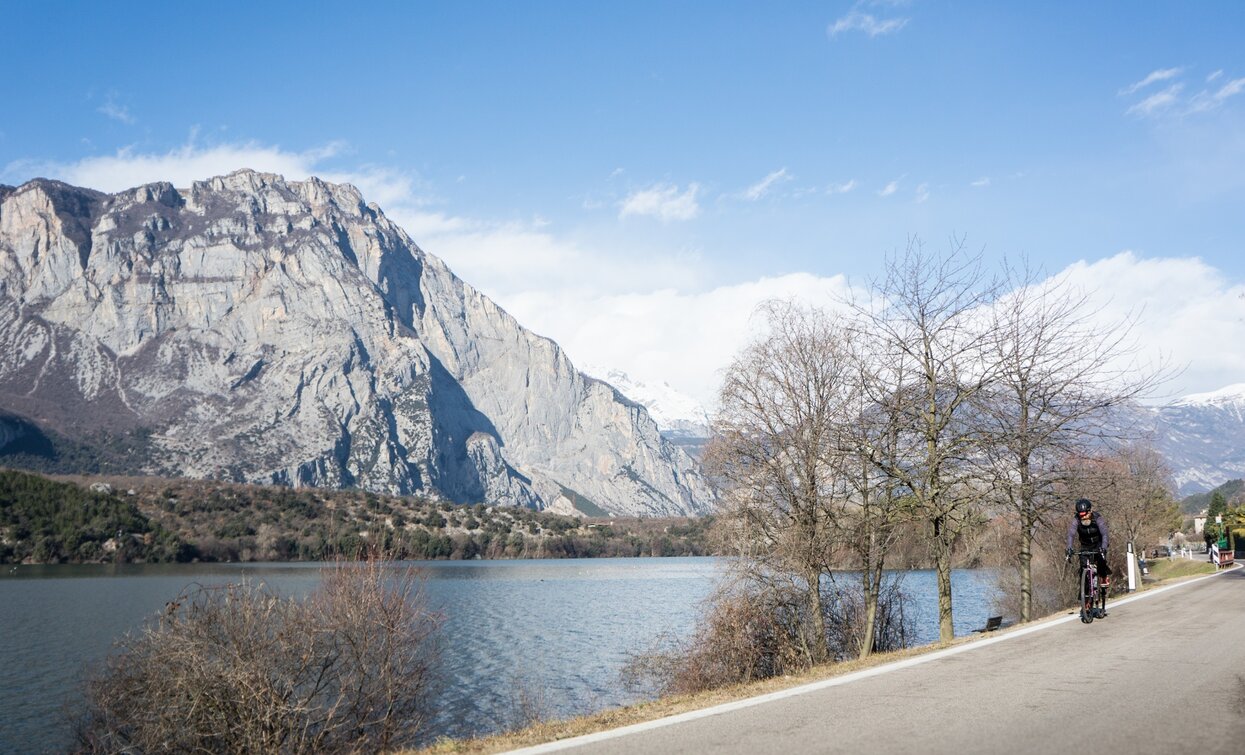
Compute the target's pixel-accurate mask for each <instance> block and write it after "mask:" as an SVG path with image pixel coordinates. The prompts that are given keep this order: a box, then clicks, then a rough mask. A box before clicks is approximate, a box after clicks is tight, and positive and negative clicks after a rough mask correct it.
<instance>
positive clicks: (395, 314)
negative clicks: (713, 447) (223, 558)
mask: <svg viewBox="0 0 1245 755" xmlns="http://www.w3.org/2000/svg"><path fill="white" fill-rule="evenodd" d="M0 301H5V302H6V305H5V307H4V309H3V313H0V346H3V347H4V350H5V352H6V353H8V354H10V357H9V358H0V410H7V411H8V412H10V413H13V414H16V415H19V416H20V417H22V418H24V419H25V420H27V421H29V422H32V423H33V424H34V425H36V426H38V427H39V428H42V429H45V430H50V431H55V432H60V433H61V434H63V435H67V436H71V437H72V436H73V435H75V434H81V433H83V432H87V431H106V432H108V433H114V434H116V433H125V432H134V431H136V430H139V429H144V430H146V431H150V433H151V435H150V438H151V442H152V448H153V452H152V453H153V458H152V461H151V462H150V463H149V464H148V465H147V466H146V468H144V469H142V470H141V471H143V472H145V473H153V472H154V473H167V474H175V475H178V476H188V477H216V478H223V479H235V480H238V481H248V482H257V481H258V482H270V483H279V484H292V485H312V486H328V487H361V488H365V489H371V490H376V491H377V492H388V493H400V494H402V493H413V492H424V493H429V492H432V493H436V494H440V495H444V496H445V497H447V498H449V499H451V500H456V501H462V502H476V501H484V502H487V503H505V504H510V505H522V506H531V507H536V508H559V507H560V508H562V509H567V510H570V509H573V508H574V501H575V500H576V496H578V497H581V498H582V499H583V500H586V501H590V502H592V504H593V505H594V506H596V507H598V508H600V509H601V510H603V511H608V512H611V513H617V514H628V515H636V514H643V515H659V514H660V515H674V514H688V513H706V512H707V511H708V510H710V509H711V507H712V494H711V492H710V491H709V489H708V486H707V485H706V484H705V482H704V480H703V478H702V477H701V476H700V473H699V470H698V469H697V468H696V466H695V464H694V462H692V460H691V459H690V458H688V457H687V456H686V454H683V453H682V452H681V451H679V450H678V449H677V448H675V447H673V446H672V445H671V444H669V443H666V442H665V441H663V439H662V438H661V437H660V435H659V433H658V432H657V428H656V425H655V424H654V423H653V422H652V420H651V419H650V418H649V417H648V415H647V413H646V412H645V410H644V409H643V408H642V407H641V406H639V405H636V404H634V403H632V402H629V401H623V400H619V397H618V396H617V393H616V391H615V390H614V389H613V388H610V387H607V386H605V385H604V384H599V383H598V381H595V380H592V379H590V378H586V377H585V376H584V375H582V374H581V373H580V372H579V371H578V370H576V369H575V367H574V366H573V365H572V364H571V362H570V360H569V359H568V358H567V357H566V355H565V354H564V352H563V351H562V350H561V348H560V347H558V345H557V344H556V343H554V342H552V341H550V340H548V339H545V338H542V337H540V336H537V335H536V334H534V333H531V332H530V331H527V330H526V329H524V328H523V327H522V326H521V325H520V324H519V323H518V322H517V321H515V320H514V318H513V317H511V316H510V315H509V314H508V313H506V312H505V311H504V310H503V309H502V308H500V307H498V306H497V305H496V304H495V303H494V302H492V301H491V300H489V299H488V298H487V297H485V296H483V295H482V294H481V293H479V292H478V291H476V290H475V289H474V288H472V287H471V286H470V285H469V284H467V283H465V282H463V281H461V280H460V279H458V278H457V277H456V276H455V275H454V274H453V273H452V271H450V270H449V268H448V267H447V266H446V265H445V264H444V262H442V261H441V260H440V259H438V258H436V257H434V256H432V255H429V254H427V253H425V252H424V251H423V250H422V249H420V248H419V247H418V246H417V245H416V244H415V242H414V241H412V240H411V239H410V238H409V236H407V235H406V233H405V232H404V231H403V230H402V229H401V228H399V227H398V226H397V225H395V224H393V223H392V222H391V221H389V220H388V218H386V217H385V216H384V214H383V212H382V211H381V210H380V208H379V207H378V206H377V205H375V204H372V203H367V202H365V201H364V199H363V197H362V195H361V194H360V193H359V192H358V190H357V189H355V188H354V187H352V186H349V185H337V184H331V183H328V182H325V181H322V180H320V179H317V178H311V179H308V180H307V181H301V182H300V181H286V180H285V179H284V178H282V177H281V176H278V175H275V174H268V173H257V172H255V171H249V170H242V171H236V172H234V173H231V174H229V175H227V176H217V177H214V178H211V179H207V180H205V181H196V182H194V183H193V184H192V185H191V186H190V187H189V188H188V189H181V190H179V189H176V188H174V187H173V186H172V184H169V183H167V182H157V183H151V184H146V185H143V186H139V187H135V188H133V189H128V190H126V191H123V192H118V193H116V194H104V193H101V192H95V191H93V190H90V189H80V188H78V187H72V186H69V185H67V184H63V183H60V182H55V181H48V180H46V179H38V180H34V181H30V182H27V183H25V184H22V185H21V186H19V187H16V188H15V189H14V191H12V192H10V193H8V194H5V195H4V196H3V200H2V203H0ZM10 303H11V304H10ZM205 435H207V436H210V437H211V441H212V442H210V443H208V442H205ZM0 450H2V449H0ZM566 491H571V492H572V493H574V495H570V494H568V493H567V492H566Z"/></svg>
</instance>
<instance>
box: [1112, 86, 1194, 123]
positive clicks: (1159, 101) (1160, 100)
mask: <svg viewBox="0 0 1245 755" xmlns="http://www.w3.org/2000/svg"><path fill="white" fill-rule="evenodd" d="M1183 89H1184V84H1172V85H1171V86H1169V87H1167V88H1166V89H1164V90H1163V91H1161V92H1156V93H1155V94H1152V95H1150V96H1149V97H1147V98H1145V99H1144V100H1142V101H1141V102H1138V103H1137V104H1135V105H1133V106H1132V107H1130V108H1129V109H1128V110H1127V111H1126V113H1127V114H1128V115H1133V114H1136V115H1146V116H1152V115H1157V114H1159V113H1162V112H1164V111H1167V110H1170V109H1172V108H1173V107H1174V106H1175V105H1176V104H1177V102H1178V101H1179V99H1180V92H1181V91H1182V90H1183Z"/></svg>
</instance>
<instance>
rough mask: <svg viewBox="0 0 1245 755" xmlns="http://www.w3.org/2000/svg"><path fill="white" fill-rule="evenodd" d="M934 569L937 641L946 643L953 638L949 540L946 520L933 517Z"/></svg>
mask: <svg viewBox="0 0 1245 755" xmlns="http://www.w3.org/2000/svg"><path fill="white" fill-rule="evenodd" d="M933 545H934V570H935V571H936V572H937V574H938V641H939V642H941V643H943V644H946V643H949V642H951V641H952V640H954V639H955V627H954V625H953V624H952V621H951V618H952V614H951V541H950V533H949V532H948V531H947V526H946V522H945V521H943V517H941V516H939V517H937V518H936V519H934V538H933Z"/></svg>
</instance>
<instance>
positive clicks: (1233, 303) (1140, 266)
mask: <svg viewBox="0 0 1245 755" xmlns="http://www.w3.org/2000/svg"><path fill="white" fill-rule="evenodd" d="M1061 275H1063V276H1066V277H1067V279H1068V280H1069V281H1070V282H1072V283H1073V284H1075V285H1076V286H1078V287H1079V288H1081V289H1082V290H1085V291H1088V292H1092V296H1093V300H1094V302H1095V304H1097V305H1099V306H1101V311H1100V312H1099V313H1098V314H1097V315H1096V319H1097V321H1098V322H1099V323H1100V327H1101V328H1102V329H1103V330H1104V331H1105V329H1106V328H1108V327H1110V326H1111V325H1113V324H1117V323H1119V322H1121V321H1123V320H1124V319H1126V318H1127V317H1128V316H1130V315H1134V316H1136V319H1137V322H1136V325H1135V327H1134V328H1133V331H1132V335H1133V337H1134V340H1135V342H1136V344H1137V349H1138V350H1137V354H1136V358H1137V359H1138V360H1139V361H1141V362H1143V363H1150V364H1157V363H1159V362H1160V361H1162V360H1167V361H1168V363H1169V364H1171V365H1172V366H1173V367H1176V368H1181V367H1186V369H1185V370H1184V372H1183V373H1182V374H1180V375H1178V376H1176V378H1175V379H1173V380H1172V382H1171V383H1170V384H1169V385H1168V386H1165V387H1164V388H1165V390H1164V393H1166V394H1171V395H1183V394H1187V393H1195V392H1202V391H1210V390H1215V389H1217V388H1222V387H1223V386H1226V385H1230V384H1232V383H1239V382H1245V352H1243V351H1242V350H1240V349H1233V348H1225V347H1224V344H1234V343H1241V342H1242V341H1243V340H1245V285H1242V284H1241V283H1234V282H1231V281H1229V280H1228V279H1227V278H1226V277H1225V276H1224V275H1223V273H1222V272H1221V271H1219V270H1217V269H1215V268H1213V267H1211V266H1210V265H1207V264H1206V263H1204V262H1202V261H1201V260H1200V259H1197V258H1195V257H1193V258H1190V257H1183V258H1142V257H1138V256H1137V255H1135V254H1134V253H1132V252H1121V253H1119V254H1116V255H1114V256H1112V257H1108V258H1104V259H1101V260H1097V261H1094V262H1079V263H1076V264H1074V265H1071V266H1069V267H1068V268H1067V269H1066V270H1064V271H1063V272H1062V273H1061ZM1138 302H1143V303H1144V305H1143V306H1142V307H1140V308H1139V307H1138V305H1137V303H1138ZM1119 366H1121V367H1124V366H1126V365H1119Z"/></svg>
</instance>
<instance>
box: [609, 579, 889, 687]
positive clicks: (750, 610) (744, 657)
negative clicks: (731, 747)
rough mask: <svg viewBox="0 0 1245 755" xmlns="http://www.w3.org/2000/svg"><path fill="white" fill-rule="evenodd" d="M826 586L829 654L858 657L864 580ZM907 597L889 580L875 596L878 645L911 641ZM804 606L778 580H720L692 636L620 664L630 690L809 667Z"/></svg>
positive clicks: (736, 680) (666, 641)
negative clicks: (724, 583) (722, 582)
mask: <svg viewBox="0 0 1245 755" xmlns="http://www.w3.org/2000/svg"><path fill="white" fill-rule="evenodd" d="M823 593H824V595H823V599H822V606H823V607H824V610H825V612H826V621H825V626H826V632H827V638H826V639H827V646H828V647H829V648H830V651H831V653H832V657H833V658H834V659H835V660H846V659H848V658H853V657H856V656H857V655H858V654H859V649H860V643H861V638H862V637H863V636H864V617H865V611H864V597H863V595H862V594H861V591H860V588H859V585H856V584H848V585H841V586H833V585H831V586H827V587H826V588H825V589H824V590H823ZM904 602H905V596H904V594H903V592H902V590H901V589H900V584H899V582H898V581H897V580H892V581H888V582H887V583H886V585H885V586H884V588H883V590H882V591H881V594H880V595H879V600H878V617H877V631H876V640H875V643H874V649H875V650H879V651H880V650H892V649H898V648H901V647H905V646H906V642H907V638H908V637H909V636H911V633H912V628H911V622H910V621H909V620H908V619H907V618H906V617H905V614H904V610H903V604H904ZM804 605H805V601H804V600H803V597H802V595H800V594H799V593H797V591H795V590H791V589H776V587H775V585H774V583H766V584H759V583H742V584H740V583H735V584H732V585H728V586H725V587H721V588H719V589H718V591H717V592H715V593H714V594H713V595H712V596H710V598H709V600H708V601H707V602H706V609H705V611H704V618H703V620H702V622H701V624H700V626H699V627H698V628H697V630H696V631H695V632H694V633H693V634H692V636H691V637H690V638H688V639H686V640H682V641H679V640H673V639H671V638H668V637H667V638H663V639H662V640H661V641H659V643H658V645H657V647H655V648H653V649H650V650H647V651H645V652H642V653H638V654H635V655H633V656H632V657H631V659H630V660H629V661H628V663H627V664H626V666H625V667H624V669H623V681H624V683H625V684H627V686H628V687H630V688H632V689H644V690H649V691H653V692H656V693H658V694H661V695H671V694H676V695H677V694H690V693H694V692H700V691H702V690H707V689H714V688H717V687H724V686H728V685H732V684H742V683H746V682H750V681H754V680H758V679H768V678H771V677H775V676H781V675H783V674H788V673H794V672H797V671H801V670H804V669H807V668H810V667H811V666H812V665H813V664H812V662H811V660H810V658H811V656H810V653H809V648H808V647H806V646H805V644H804V640H803V633H802V632H801V628H802V627H803V626H805V625H806V621H805V618H806V617H805V616H804V608H803V606H804Z"/></svg>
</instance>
